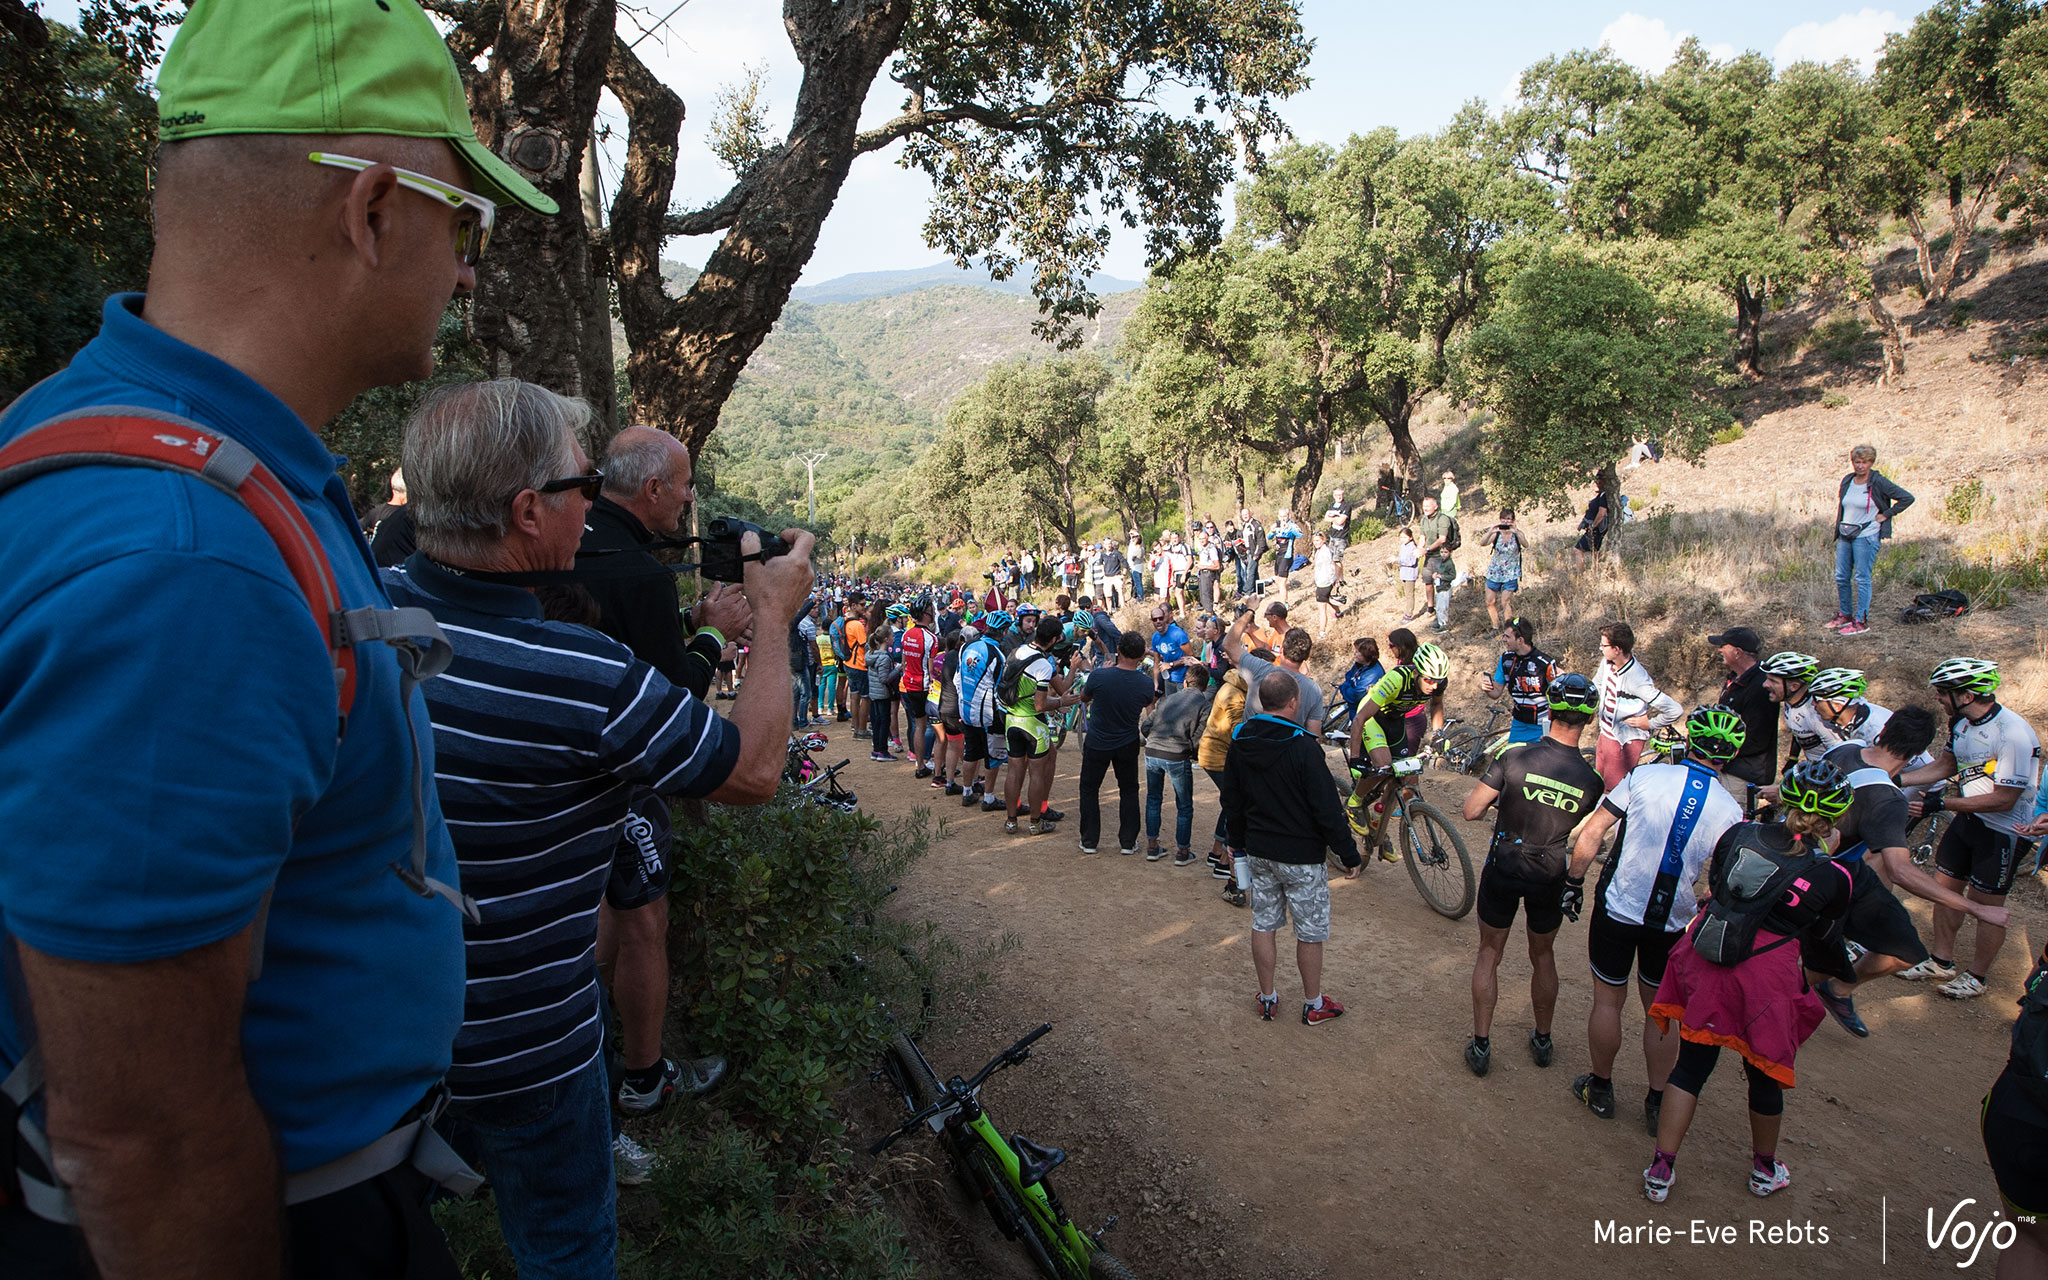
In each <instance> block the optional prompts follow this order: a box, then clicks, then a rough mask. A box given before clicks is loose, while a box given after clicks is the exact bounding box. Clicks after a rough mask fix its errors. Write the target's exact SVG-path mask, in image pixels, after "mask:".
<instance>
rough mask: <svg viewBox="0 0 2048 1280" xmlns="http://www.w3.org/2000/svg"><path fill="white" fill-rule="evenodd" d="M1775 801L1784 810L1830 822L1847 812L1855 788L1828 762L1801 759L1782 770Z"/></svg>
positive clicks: (1853, 796)
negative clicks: (1779, 803) (1782, 779)
mask: <svg viewBox="0 0 2048 1280" xmlns="http://www.w3.org/2000/svg"><path fill="white" fill-rule="evenodd" d="M1778 798H1779V799H1781V800H1783V801H1784V802H1785V805H1786V807H1787V808H1790V809H1797V810H1799V811H1800V812H1801V813H1811V814H1814V815H1816V816H1819V817H1822V818H1827V819H1830V820H1832V819H1835V818H1839V817H1841V816H1842V815H1843V814H1845V813H1847V812H1849V802H1850V801H1851V800H1853V799H1854V798H1855V789H1854V788H1853V787H1851V786H1850V785H1849V780H1848V779H1847V778H1845V777H1843V776H1842V771H1841V770H1840V769H1837V768H1835V766H1833V765H1831V764H1829V763H1828V762H1827V761H1825V760H1801V761H1800V762H1799V763H1798V764H1795V765H1793V766H1792V767H1791V768H1790V769H1787V770H1785V780H1784V782H1783V783H1782V784H1781V785H1780V786H1779V788H1778Z"/></svg>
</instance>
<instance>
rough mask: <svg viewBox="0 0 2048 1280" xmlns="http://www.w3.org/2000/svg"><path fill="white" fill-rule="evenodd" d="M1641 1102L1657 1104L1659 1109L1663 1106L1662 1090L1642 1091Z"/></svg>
mask: <svg viewBox="0 0 2048 1280" xmlns="http://www.w3.org/2000/svg"><path fill="white" fill-rule="evenodd" d="M1643 1101H1644V1102H1654V1103H1656V1104H1657V1105H1658V1106H1660V1107H1661V1106H1663V1105H1664V1091H1663V1090H1662V1089H1647V1090H1644V1092H1643Z"/></svg>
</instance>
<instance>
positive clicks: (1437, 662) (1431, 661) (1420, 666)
mask: <svg viewBox="0 0 2048 1280" xmlns="http://www.w3.org/2000/svg"><path fill="white" fill-rule="evenodd" d="M1414 664H1415V670H1416V672H1417V673H1418V674H1419V675H1421V677H1422V678H1423V679H1425V680H1437V681H1444V680H1448V679H1450V678H1451V660H1450V659H1449V658H1446V657H1445V656H1444V651H1443V650H1442V649H1439V648H1437V647H1436V646H1435V645H1433V644H1424V645H1423V646H1422V647H1420V648H1418V649H1417V650H1416V651H1415V658H1414Z"/></svg>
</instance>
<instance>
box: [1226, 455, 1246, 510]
mask: <svg viewBox="0 0 2048 1280" xmlns="http://www.w3.org/2000/svg"><path fill="white" fill-rule="evenodd" d="M1230 479H1231V482H1232V483H1233V484H1234V485H1236V487H1237V509H1238V510H1239V511H1243V510H1244V509H1245V505H1244V451H1243V450H1241V449H1238V450H1233V451H1232V452H1231V455H1230Z"/></svg>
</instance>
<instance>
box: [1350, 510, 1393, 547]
mask: <svg viewBox="0 0 2048 1280" xmlns="http://www.w3.org/2000/svg"><path fill="white" fill-rule="evenodd" d="M1386 532H1387V522H1386V521H1384V520H1382V519H1380V518H1379V517H1378V516H1358V517H1355V518H1354V519H1353V520H1352V521H1351V541H1353V542H1371V541H1372V540H1374V539H1375V538H1379V537H1383V536H1384V535H1385V534H1386Z"/></svg>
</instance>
